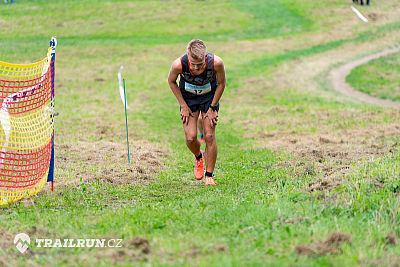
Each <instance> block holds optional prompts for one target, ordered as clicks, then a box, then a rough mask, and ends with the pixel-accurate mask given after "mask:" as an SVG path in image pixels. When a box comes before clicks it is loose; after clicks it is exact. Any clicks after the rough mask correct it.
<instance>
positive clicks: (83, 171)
mask: <svg viewBox="0 0 400 267" xmlns="http://www.w3.org/2000/svg"><path fill="white" fill-rule="evenodd" d="M57 150H58V151H59V152H58V153H56V157H57V158H56V163H57V165H58V166H57V167H58V168H60V169H63V170H64V171H65V172H66V173H65V175H59V179H57V180H56V185H57V186H76V185H78V184H79V183H82V182H86V181H90V180H93V179H97V180H100V181H105V182H109V183H113V184H135V183H142V182H147V181H149V180H151V179H152V178H153V177H154V175H155V174H156V173H157V172H159V171H160V170H161V169H162V168H163V158H164V157H165V156H166V154H167V151H166V150H165V149H164V148H161V147H160V146H157V145H154V144H151V143H149V142H146V141H136V142H135V143H134V144H131V165H128V162H127V148H126V145H125V144H120V143H113V142H109V141H104V140H101V141H96V142H77V143H74V144H62V145H58V146H56V151H57Z"/></svg>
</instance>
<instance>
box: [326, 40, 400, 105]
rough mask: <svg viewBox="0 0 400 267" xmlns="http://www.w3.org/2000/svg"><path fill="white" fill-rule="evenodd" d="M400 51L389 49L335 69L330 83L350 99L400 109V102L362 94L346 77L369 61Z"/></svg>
mask: <svg viewBox="0 0 400 267" xmlns="http://www.w3.org/2000/svg"><path fill="white" fill-rule="evenodd" d="M398 51H400V48H388V49H385V50H383V51H381V52H379V53H376V54H372V55H369V56H366V57H363V58H361V59H358V60H355V61H352V62H349V63H347V64H345V65H343V66H341V67H340V68H337V69H334V70H332V71H331V73H330V75H329V78H330V81H331V83H332V85H333V87H334V88H335V90H337V91H339V92H340V93H342V94H345V95H347V96H349V97H352V98H355V99H358V100H359V101H362V102H366V103H369V104H374V105H379V106H385V107H397V108H400V102H397V101H392V100H390V99H381V98H377V97H373V96H370V95H368V94H365V93H362V92H360V91H357V90H355V89H354V88H352V87H351V86H350V85H349V84H348V83H347V82H346V77H347V76H348V75H349V74H350V72H351V71H352V70H353V69H354V68H356V67H358V66H360V65H363V64H366V63H368V62H369V61H371V60H373V59H377V58H381V57H384V56H387V55H390V54H393V53H396V52H398Z"/></svg>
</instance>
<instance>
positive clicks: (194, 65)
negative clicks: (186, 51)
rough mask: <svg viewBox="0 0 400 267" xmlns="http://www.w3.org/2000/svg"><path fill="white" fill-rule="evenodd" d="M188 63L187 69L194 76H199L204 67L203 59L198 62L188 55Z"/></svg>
mask: <svg viewBox="0 0 400 267" xmlns="http://www.w3.org/2000/svg"><path fill="white" fill-rule="evenodd" d="M189 63H190V64H189V69H190V71H191V72H192V73H193V74H194V75H199V74H201V73H202V72H203V71H204V69H205V67H206V64H205V63H206V62H205V59H204V58H203V59H202V60H198V59H194V58H193V57H191V56H190V55H189Z"/></svg>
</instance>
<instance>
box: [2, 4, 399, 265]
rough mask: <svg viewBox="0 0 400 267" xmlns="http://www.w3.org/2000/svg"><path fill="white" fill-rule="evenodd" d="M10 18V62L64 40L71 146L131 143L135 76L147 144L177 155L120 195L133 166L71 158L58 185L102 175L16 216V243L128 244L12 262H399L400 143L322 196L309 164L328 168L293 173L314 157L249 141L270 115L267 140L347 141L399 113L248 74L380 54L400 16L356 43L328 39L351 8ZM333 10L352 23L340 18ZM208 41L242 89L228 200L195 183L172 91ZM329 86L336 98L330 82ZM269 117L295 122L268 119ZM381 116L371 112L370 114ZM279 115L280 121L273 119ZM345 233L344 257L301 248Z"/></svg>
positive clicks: (63, 110)
mask: <svg viewBox="0 0 400 267" xmlns="http://www.w3.org/2000/svg"><path fill="white" fill-rule="evenodd" d="M324 5H327V6H326V7H325V8H324ZM0 8H1V11H0V26H1V27H2V31H1V33H0V47H1V49H0V59H1V60H5V61H12V62H30V61H35V60H38V59H40V58H41V57H42V56H43V55H44V53H45V51H46V45H47V43H48V39H49V38H50V37H51V36H52V35H55V36H57V37H58V39H59V46H58V49H57V61H56V107H57V111H59V112H60V116H59V117H57V126H56V133H57V134H56V143H57V145H60V146H61V145H63V144H67V145H69V146H72V147H74V144H75V142H77V141H82V142H87V143H91V142H99V141H104V140H106V141H109V142H114V143H123V142H124V131H123V129H124V128H123V127H124V117H123V107H122V104H121V101H120V99H119V95H118V91H117V88H116V85H117V84H116V73H117V70H118V69H119V66H120V65H121V64H124V65H125V70H124V74H125V77H126V80H127V89H128V99H129V105H130V106H131V109H130V110H129V119H130V129H131V140H132V142H133V143H135V144H136V143H140V142H141V140H147V141H150V142H153V143H155V144H157V145H160V146H164V147H166V148H167V149H168V151H169V154H168V156H166V158H163V159H162V160H163V165H164V169H163V170H162V171H161V172H160V173H159V174H155V175H154V177H152V180H151V181H150V182H148V183H146V184H136V185H135V184H126V185H115V184H112V183H107V182H104V179H102V178H108V177H107V175H110V173H111V174H112V172H111V171H110V169H121V170H126V169H127V166H126V165H125V159H121V161H116V162H111V161H112V160H113V158H112V159H111V160H110V162H107V161H106V160H105V161H103V162H91V161H85V160H82V162H74V161H68V160H67V161H66V162H63V160H62V159H63V158H67V159H68V158H70V157H71V151H69V150H68V149H65V148H61V147H60V148H59V149H58V151H59V152H57V153H56V157H57V159H56V160H57V162H59V164H58V165H57V168H56V181H57V179H58V178H63V179H77V178H78V179H79V178H82V177H83V176H84V175H85V173H91V174H93V175H95V176H97V177H96V178H98V179H93V180H92V181H89V182H81V183H80V184H79V185H78V186H70V187H67V188H58V187H57V184H56V191H55V192H54V193H50V192H44V193H41V194H39V195H38V196H35V197H33V200H34V202H35V204H34V205H33V206H27V205H25V204H24V203H16V204H12V205H10V206H9V207H3V208H2V209H1V210H0V228H1V229H2V230H4V231H6V232H8V233H11V234H12V235H14V234H16V233H18V232H30V233H31V234H30V236H31V238H40V237H46V238H122V239H123V240H124V241H123V245H124V247H123V248H121V249H98V250H96V249H89V248H87V249H78V248H75V249H65V248H64V249H62V248H59V249H58V248H55V249H41V248H35V247H32V248H31V252H32V253H29V254H26V255H21V254H19V253H18V252H17V251H16V250H15V248H14V247H13V246H12V245H11V246H9V247H4V246H2V244H3V243H1V242H0V265H1V263H3V262H5V263H6V264H11V265H21V266H22V265H45V264H51V265H60V266H63V265H67V266H76V265H79V266H88V265H99V266H109V265H110V264H115V265H130V264H137V265H155V266H159V265H164V266H165V265H167V266H168V265H170V266H192V265H198V266H262V265H263V266H265V265H268V266H357V265H361V264H363V263H365V265H368V264H372V263H374V262H375V261H378V262H379V263H380V264H378V265H385V262H384V260H385V259H388V258H389V259H392V261H396V260H397V261H398V260H399V258H398V256H396V255H399V253H400V251H399V247H398V246H386V245H385V244H384V237H385V236H386V235H387V234H388V233H389V232H394V233H396V234H397V235H400V228H399V221H398V216H397V212H398V207H399V203H398V193H399V191H398V187H399V185H398V182H397V181H398V178H399V176H400V170H399V167H398V164H397V163H398V162H399V160H400V154H399V152H398V145H397V146H394V147H393V152H391V153H389V154H387V155H384V156H382V158H379V159H376V160H374V161H371V162H370V161H363V162H356V163H354V164H353V168H352V170H351V171H350V172H349V173H348V174H347V175H346V177H344V180H345V181H346V182H345V183H343V184H342V185H341V186H339V187H338V188H335V189H334V190H333V191H329V192H328V191H327V192H309V191H308V190H307V187H308V185H309V184H310V183H311V182H313V181H315V180H316V179H318V178H319V174H318V172H317V170H314V169H312V167H310V166H314V162H312V161H311V160H309V159H307V158H305V159H303V160H304V161H305V162H306V165H300V166H297V165H290V164H289V165H288V164H285V163H287V162H290V161H292V160H302V159H299V158H298V157H296V156H295V155H288V154H286V153H277V152H273V151H272V150H270V149H262V148H257V146H258V143H259V142H260V141H263V140H259V139H251V138H246V137H245V136H246V134H247V131H248V130H246V129H245V127H244V125H243V124H242V122H244V121H246V120H249V119H254V118H258V120H257V122H258V125H256V126H255V128H254V129H252V131H253V130H254V131H256V130H262V131H277V132H279V131H281V132H288V131H293V132H296V133H302V134H313V133H316V132H319V131H322V130H321V129H322V128H324V127H326V128H324V129H330V130H331V131H332V132H334V131H337V130H338V129H339V130H340V129H342V130H343V129H344V130H348V129H354V128H365V127H368V126H369V125H373V124H377V123H385V122H388V123H390V122H396V121H398V117H396V115H395V114H394V113H391V112H390V111H385V110H382V109H379V108H371V107H364V106H362V105H360V104H358V105H355V104H352V103H348V102H339V101H338V100H336V99H335V100H332V99H330V98H328V97H326V96H324V95H315V94H313V93H311V92H310V91H299V90H298V88H285V90H274V88H270V87H268V88H266V87H265V85H264V84H263V80H262V79H260V81H257V83H256V84H249V83H247V79H248V78H254V77H256V78H257V77H258V78H260V77H262V78H264V79H269V78H270V77H271V75H273V74H274V71H276V70H277V69H278V68H279V67H280V66H282V65H284V64H295V63H296V61H301V60H307V59H308V58H310V57H317V56H323V55H325V53H328V52H332V51H335V50H337V49H343V47H344V46H346V45H355V46H356V45H359V44H363V43H365V42H371V43H373V42H378V41H379V39H381V38H385V37H387V36H389V35H392V36H394V37H393V40H396V36H397V38H398V34H397V32H398V29H399V25H400V23H399V21H398V20H393V21H388V22H387V23H382V24H372V23H371V25H370V26H369V27H368V28H363V27H357V28H356V29H354V34H353V35H352V36H346V35H343V36H337V37H336V36H332V37H331V38H329V39H319V38H317V37H318V36H319V34H321V33H323V32H327V31H330V30H332V29H333V28H334V27H344V26H345V25H344V23H343V22H342V21H346V19H347V15H346V14H347V13H344V14H342V13H340V12H342V10H343V9H345V8H347V9H348V5H347V4H344V3H342V1H329V3H322V1H320V2H318V3H316V2H315V1H312V0H306V1H294V0H279V1H272V0H271V1H256V0H253V1H246V2H244V1H134V2H131V1H100V0H96V1H95V0H85V1H22V0H21V1H18V0H17V3H16V4H14V5H3V4H0ZM382 8H386V9H389V8H388V7H387V5H383V7H382ZM192 10H196V13H195V14H193V12H190V11H192ZM330 11H332V12H337V13H339V14H342V15H341V16H337V17H335V16H333V17H329V16H326V14H329V12H330ZM386 11H387V12H389V10H386ZM310 14H311V15H310ZM48 21H51V22H52V24H50V25H49V23H48ZM396 34H397V35H396ZM304 36H308V37H310V36H314V37H316V38H315V41H314V44H313V45H310V46H306V47H304V46H300V47H298V46H297V44H301V43H302V42H303V41H304V38H308V37H304ZM194 37H200V38H204V39H205V41H206V42H207V43H209V47H210V50H213V51H214V52H215V53H217V54H218V55H220V56H221V57H222V58H223V59H224V61H225V64H226V70H227V77H228V86H227V89H226V92H225V93H224V96H223V99H222V101H221V123H220V125H219V126H218V136H217V138H218V144H219V156H218V163H217V168H216V175H217V177H218V178H217V179H218V180H217V181H218V183H219V185H218V187H215V188H204V187H202V186H201V185H200V184H198V183H196V182H194V181H193V178H192V156H191V155H190V153H189V152H188V150H187V148H186V146H185V144H184V140H183V133H182V129H181V125H180V120H179V114H178V111H179V107H178V105H177V103H176V100H175V98H174V97H173V95H172V93H171V92H170V89H169V88H168V86H167V84H166V75H167V73H168V70H169V67H170V64H171V62H172V60H173V59H175V58H176V57H178V56H179V55H181V54H182V53H183V52H184V49H185V46H186V43H187V42H188V41H189V40H190V39H192V38H194ZM265 40H266V41H273V42H274V43H275V44H278V43H279V42H289V43H290V42H291V43H292V44H294V45H293V46H289V48H288V49H286V50H285V49H279V48H277V49H276V50H271V51H273V52H270V53H269V52H268V53H267V52H263V51H261V47H260V49H258V46H259V45H263V43H262V42H263V41H265ZM246 45H248V46H246ZM225 46H227V47H229V48H225ZM248 47H252V49H248ZM241 48H243V50H242V49H241ZM246 48H247V50H246ZM321 83H323V84H324V85H323V86H326V83H327V81H326V79H324V80H323V81H321ZM321 87H322V85H321ZM320 89H321V90H326V88H325V87H324V88H320ZM253 93H254V95H252V94H253ZM241 94H242V95H241ZM245 97H248V100H249V101H248V102H244V103H241V102H240V111H239V112H233V111H232V110H234V109H235V107H236V105H237V103H238V102H237V101H238V100H240V99H241V98H245ZM270 107H279V108H281V109H282V110H285V112H282V113H277V114H276V113H268V112H266V111H268V110H269V108H270ZM323 112H326V113H329V117H328V118H327V119H324V120H321V119H320V117H319V116H318V114H319V113H323ZM367 112H371V113H372V115H371V116H370V117H368V116H363V114H365V113H367ZM343 114H346V115H347V116H343ZM349 114H350V115H349ZM274 119H277V121H278V122H276V123H275V122H271V121H273V120H274ZM286 120H291V121H290V122H288V121H286ZM282 121H284V122H285V123H279V122H282ZM99 129H107V132H108V134H106V135H101V134H99V132H100V130H99ZM395 138H397V137H395ZM399 141H400V140H399ZM82 149H84V147H82ZM56 151H57V148H56ZM84 152H85V151H82V153H84ZM106 152H109V151H99V154H102V153H104V154H107V153H106ZM133 153H135V151H133ZM90 156H95V155H90ZM310 168H311V169H310ZM124 174H125V175H129V171H126V172H124ZM129 178H131V179H132V180H134V179H136V178H137V177H134V176H133V175H132V177H129ZM376 181H378V185H376V183H375V182H376ZM336 231H339V232H344V233H347V234H350V235H351V238H352V241H351V244H345V245H343V246H342V247H341V251H340V252H339V253H337V254H328V255H323V256H310V257H308V256H300V255H298V254H296V252H295V247H296V246H297V245H301V244H305V245H307V244H310V243H314V242H318V241H321V240H325V239H326V238H327V237H328V236H329V234H331V233H332V232H336ZM137 236H141V237H144V238H146V239H147V240H149V242H150V248H151V252H150V254H149V255H142V254H140V253H139V252H138V250H137V248H135V247H133V246H132V245H130V244H131V242H132V240H133V239H134V238H135V237H137ZM11 243H12V241H11ZM389 263H390V262H386V265H389Z"/></svg>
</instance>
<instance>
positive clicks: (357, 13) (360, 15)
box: [351, 6, 368, 23]
mask: <svg viewBox="0 0 400 267" xmlns="http://www.w3.org/2000/svg"><path fill="white" fill-rule="evenodd" d="M351 10H353V12H354V13H356V15H357V17H359V18H360V19H361V20H362V21H364V22H365V23H368V19H367V18H366V17H364V16H363V14H361V12H360V11H358V10H357V8H355V7H354V6H351Z"/></svg>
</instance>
